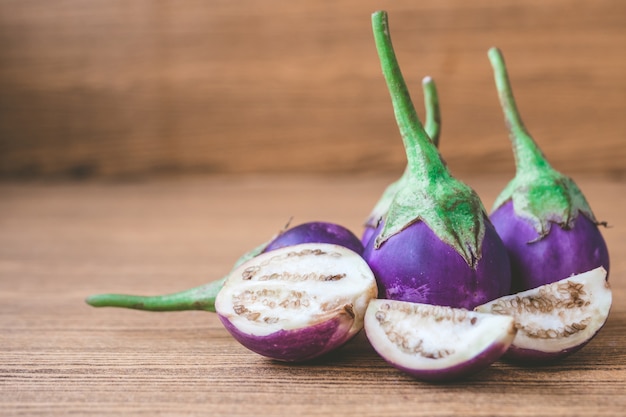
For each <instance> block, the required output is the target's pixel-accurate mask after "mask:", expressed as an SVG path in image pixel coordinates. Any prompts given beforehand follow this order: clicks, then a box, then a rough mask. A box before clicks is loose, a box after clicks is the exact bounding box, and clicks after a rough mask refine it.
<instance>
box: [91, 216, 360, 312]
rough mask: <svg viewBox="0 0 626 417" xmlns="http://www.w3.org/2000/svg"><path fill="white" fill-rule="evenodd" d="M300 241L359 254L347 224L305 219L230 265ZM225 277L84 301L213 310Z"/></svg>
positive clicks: (160, 308)
mask: <svg viewBox="0 0 626 417" xmlns="http://www.w3.org/2000/svg"><path fill="white" fill-rule="evenodd" d="M301 243H330V244H336V245H340V246H344V247H346V248H348V249H350V250H353V251H354V252H356V253H358V254H359V255H360V254H361V253H362V252H363V247H362V245H361V242H360V241H359V238H358V237H357V236H356V235H354V233H352V232H351V231H350V230H348V229H347V228H345V227H343V226H341V225H338V224H334V223H328V222H308V223H303V224H300V225H298V226H295V227H293V228H288V229H286V230H283V231H281V232H280V233H278V234H277V235H276V236H274V237H273V238H272V239H271V240H270V241H268V242H265V243H263V244H261V245H259V246H257V247H256V248H254V249H252V250H250V251H248V252H246V253H245V254H244V255H242V256H241V257H240V258H239V259H238V260H237V261H236V262H235V265H234V266H233V269H235V268H237V267H238V266H239V265H241V264H243V263H244V262H247V261H248V260H250V259H252V258H254V257H256V256H258V255H260V254H261V253H265V252H268V251H271V250H274V249H278V248H281V247H285V246H287V245H295V244H301ZM226 278H227V277H223V278H221V279H218V280H215V281H211V282H209V283H207V284H204V285H201V286H199V287H195V288H191V289H188V290H184V291H180V292H177V293H173V294H166V295H154V296H142V295H127V294H96V295H92V296H89V297H88V298H87V300H86V302H87V304H89V305H91V306H94V307H121V308H130V309H135V310H147V311H182V310H205V311H211V312H215V297H217V294H218V293H219V291H220V290H221V288H222V286H223V285H224V282H225V280H226Z"/></svg>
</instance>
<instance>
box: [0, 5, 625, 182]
mask: <svg viewBox="0 0 626 417" xmlns="http://www.w3.org/2000/svg"><path fill="white" fill-rule="evenodd" d="M377 9H385V10H387V11H388V12H389V15H390V25H391V30H392V36H393V39H394V43H395V46H396V52H397V54H398V58H399V60H400V64H401V66H402V68H403V71H404V73H405V77H406V78H407V81H408V83H409V86H410V88H411V90H412V93H413V97H414V101H415V102H416V105H417V107H418V111H419V112H420V113H422V114H423V112H422V103H421V100H422V96H421V88H420V80H421V78H422V77H423V76H425V75H431V76H433V77H434V78H435V80H436V81H437V83H438V87H439V92H440V98H441V105H442V112H443V123H444V126H443V135H442V138H441V142H442V145H441V150H442V152H443V153H444V156H445V158H446V160H447V161H448V164H449V166H450V167H451V168H452V169H453V171H454V172H459V173H463V174H465V173H472V174H483V173H484V174H493V173H507V174H509V173H511V172H512V161H513V159H512V155H511V150H510V145H509V142H508V139H507V135H506V132H505V130H504V124H503V120H502V115H501V112H500V109H499V106H498V103H497V97H496V93H495V90H494V85H493V78H492V73H491V67H490V66H489V62H488V60H487V56H486V52H487V49H488V48H489V47H490V46H493V45H497V46H499V47H500V48H502V50H503V51H504V54H505V57H506V59H507V63H508V65H509V70H510V73H511V77H512V80H513V85H514V89H515V93H516V96H517V99H518V104H519V107H520V109H521V111H522V113H523V118H524V120H525V122H526V124H527V126H528V127H529V129H530V131H531V133H532V134H533V135H534V137H535V138H536V140H537V141H538V142H539V144H540V146H541V147H542V148H543V150H544V152H545V153H546V154H547V155H548V157H549V159H550V160H551V162H552V163H553V165H555V166H556V167H557V168H559V169H562V170H564V171H566V172H567V173H570V174H574V173H578V172H585V173H594V174H595V173H598V174H608V175H612V176H624V174H626V163H625V162H626V116H625V112H626V2H623V1H621V0H613V1H611V0H594V1H585V0H551V1H545V0H523V1H521V0H520V1H514V0H501V1H496V0H494V1H487V0H477V1H467V0H420V1H417V0H393V1H392V0H379V1H372V0H316V1H284V0H264V1H258V0H237V1H234V0H179V1H174V0H169V1H167V0H132V1H127V0H119V1H115V0H0V178H2V177H4V178H15V177H17V178H39V177H51V178H68V177H69V178H85V177H110V178H121V179H123V178H136V177H144V176H149V175H157V174H158V175H169V174H180V173H226V174H231V173H257V172H262V173H282V172H298V173H322V174H328V173H349V174H351V173H363V172H400V171H401V170H402V168H403V166H404V154H403V151H402V147H401V141H400V138H399V136H398V133H397V129H396V126H395V122H394V120H393V113H392V109H391V105H390V101H389V97H388V94H387V90H386V87H385V85H384V80H383V78H382V75H381V73H380V67H379V62H378V58H377V55H376V51H375V48H374V43H373V39H372V35H371V26H370V14H371V12H373V11H375V10H377Z"/></svg>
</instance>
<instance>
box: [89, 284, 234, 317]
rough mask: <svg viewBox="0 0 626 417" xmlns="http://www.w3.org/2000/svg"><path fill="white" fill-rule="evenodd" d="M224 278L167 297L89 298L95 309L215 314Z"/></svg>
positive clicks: (107, 295)
mask: <svg viewBox="0 0 626 417" xmlns="http://www.w3.org/2000/svg"><path fill="white" fill-rule="evenodd" d="M225 280H226V278H225V277H224V278H222V279H219V280H216V281H213V282H209V283H208V284H204V285H201V286H199V287H195V288H190V289H188V290H184V291H180V292H177V293H173V294H166V295H154V296H143V295H128V294H96V295H91V296H89V297H87V299H86V300H85V301H86V302H87V304H89V305H91V306H93V307H121V308H130V309H134V310H145V311H184V310H204V311H211V312H215V297H217V293H218V292H219V291H220V289H221V288H222V286H223V285H224V281H225Z"/></svg>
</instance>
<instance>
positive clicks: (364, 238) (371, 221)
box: [361, 77, 441, 246]
mask: <svg viewBox="0 0 626 417" xmlns="http://www.w3.org/2000/svg"><path fill="white" fill-rule="evenodd" d="M422 90H423V92H424V107H425V108H426V123H425V125H424V129H425V130H426V134H427V135H428V137H429V138H430V140H431V141H432V142H433V143H434V144H435V146H437V147H438V146H439V136H440V135H441V111H440V109H439V95H438V94H437V86H436V85H435V81H434V80H433V79H432V78H431V77H424V79H423V80H422ZM409 178H410V173H409V172H408V167H407V168H405V170H404V173H403V174H402V176H401V177H400V178H399V179H397V180H396V181H394V182H392V183H391V184H389V185H388V186H387V188H385V190H384V191H383V194H382V195H381V196H380V198H379V199H378V201H377V202H376V204H375V205H374V208H373V209H372V211H371V212H370V214H369V217H368V218H367V221H366V222H365V229H364V230H363V234H362V235H361V242H362V243H363V245H364V246H365V245H366V244H367V242H369V240H370V239H371V238H372V236H374V234H375V232H376V227H378V224H379V223H380V221H381V219H382V218H383V216H384V215H385V213H387V210H389V206H390V205H391V202H392V201H393V197H394V196H395V195H396V193H397V192H398V189H399V188H402V187H403V186H404V182H406V181H409Z"/></svg>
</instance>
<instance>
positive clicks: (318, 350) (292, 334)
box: [218, 314, 356, 362]
mask: <svg viewBox="0 0 626 417" xmlns="http://www.w3.org/2000/svg"><path fill="white" fill-rule="evenodd" d="M218 317H219V319H220V321H221V322H222V324H223V325H224V328H225V329H226V330H227V331H228V332H229V333H230V334H231V336H233V338H234V339H235V340H237V341H238V342H239V343H241V345H243V346H245V347H246V348H248V349H249V350H251V351H253V352H255V353H258V354H259V355H262V356H265V357H266V358H270V359H274V360H277V361H282V362H306V361H309V360H312V359H315V358H318V357H320V356H322V355H324V354H326V353H329V352H331V351H334V350H336V349H338V348H339V347H341V346H343V345H344V344H345V343H347V342H348V341H349V340H350V339H352V337H354V336H355V335H356V333H355V332H351V331H350V329H351V326H352V320H344V319H343V318H342V317H341V316H339V317H333V318H331V319H329V320H326V321H322V322H320V323H317V324H315V325H313V326H308V327H304V328H301V329H293V330H279V331H277V332H274V333H271V334H269V335H266V336H255V335H251V334H248V333H245V332H242V331H241V330H239V329H237V328H236V327H235V326H233V325H232V323H231V322H230V321H229V320H228V319H227V318H226V317H223V316H221V315H219V314H218Z"/></svg>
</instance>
